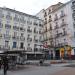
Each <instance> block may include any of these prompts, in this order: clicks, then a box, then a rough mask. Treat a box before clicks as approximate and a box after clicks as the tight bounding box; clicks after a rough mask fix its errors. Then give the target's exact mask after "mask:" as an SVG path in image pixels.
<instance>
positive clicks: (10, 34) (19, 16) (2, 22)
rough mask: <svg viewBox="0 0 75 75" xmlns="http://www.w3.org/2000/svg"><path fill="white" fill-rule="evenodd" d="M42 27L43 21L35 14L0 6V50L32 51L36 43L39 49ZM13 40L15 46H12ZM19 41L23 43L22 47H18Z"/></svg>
mask: <svg viewBox="0 0 75 75" xmlns="http://www.w3.org/2000/svg"><path fill="white" fill-rule="evenodd" d="M2 15H3V16H2ZM6 24H7V25H6ZM1 26H2V27H1ZM13 26H14V28H13ZM42 27H43V21H42V20H41V19H39V18H37V17H35V16H32V15H28V14H25V13H22V12H19V11H16V10H13V9H9V8H0V35H1V36H0V50H6V49H7V50H27V51H30V52H34V45H35V44H36V45H37V46H36V47H37V48H38V51H39V46H38V45H41V44H42V43H41V39H42V35H41V33H42ZM34 28H35V32H34ZM28 29H29V30H28ZM14 32H15V33H14ZM39 32H40V33H39ZM28 35H29V37H28ZM35 36H36V37H35ZM34 37H35V38H34ZM27 38H28V39H29V40H30V41H28V40H27ZM40 38H41V39H40ZM5 41H6V43H5ZM7 42H9V43H7ZM13 42H17V46H16V48H13ZM21 42H22V43H23V44H24V46H23V48H20V43H21ZM5 44H6V47H5ZM9 47H10V49H9Z"/></svg>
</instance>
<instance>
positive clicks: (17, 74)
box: [0, 64, 67, 75]
mask: <svg viewBox="0 0 75 75" xmlns="http://www.w3.org/2000/svg"><path fill="white" fill-rule="evenodd" d="M63 65H66V64H59V65H58V64H57V65H52V66H47V67H46V66H33V65H29V66H28V65H25V66H24V67H25V68H24V69H17V70H10V71H8V73H7V75H52V74H56V72H59V71H62V70H64V69H67V67H62V66H63ZM0 75H3V71H2V70H1V71H0Z"/></svg>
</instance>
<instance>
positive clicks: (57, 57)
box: [55, 50, 60, 60]
mask: <svg viewBox="0 0 75 75" xmlns="http://www.w3.org/2000/svg"><path fill="white" fill-rule="evenodd" d="M55 58H56V60H59V59H60V51H59V50H56V51H55Z"/></svg>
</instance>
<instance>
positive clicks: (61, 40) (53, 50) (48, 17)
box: [37, 0, 75, 59]
mask: <svg viewBox="0 0 75 75" xmlns="http://www.w3.org/2000/svg"><path fill="white" fill-rule="evenodd" d="M74 8H75V0H71V1H69V2H67V3H65V4H63V3H60V2H59V3H57V4H55V5H52V6H50V7H48V8H47V9H46V10H44V13H42V14H43V16H44V29H43V38H44V40H43V43H47V45H48V53H49V56H50V57H51V58H56V59H59V58H60V56H61V53H60V47H65V46H67V45H68V46H71V47H72V50H71V55H72V56H73V57H74V56H75V24H74V10H75V9H74ZM39 14H40V13H39ZM37 16H38V15H37ZM42 18H43V17H42ZM66 55H67V52H66V50H65V56H66Z"/></svg>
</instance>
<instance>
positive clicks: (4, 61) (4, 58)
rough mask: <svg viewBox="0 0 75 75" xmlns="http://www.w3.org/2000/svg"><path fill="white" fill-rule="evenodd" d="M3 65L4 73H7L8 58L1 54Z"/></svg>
mask: <svg viewBox="0 0 75 75" xmlns="http://www.w3.org/2000/svg"><path fill="white" fill-rule="evenodd" d="M3 67H4V75H7V70H8V59H7V57H6V56H3Z"/></svg>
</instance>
